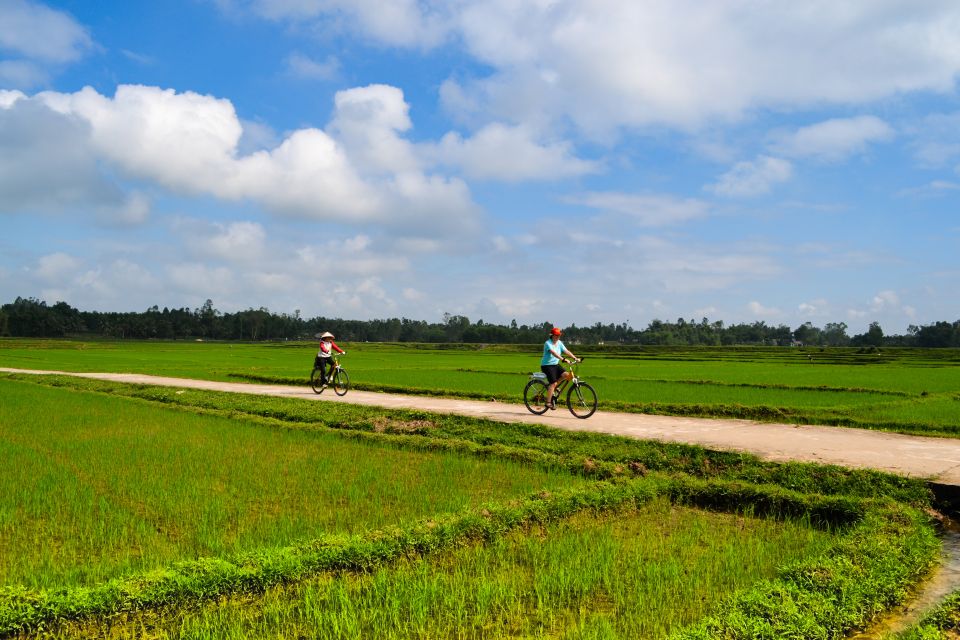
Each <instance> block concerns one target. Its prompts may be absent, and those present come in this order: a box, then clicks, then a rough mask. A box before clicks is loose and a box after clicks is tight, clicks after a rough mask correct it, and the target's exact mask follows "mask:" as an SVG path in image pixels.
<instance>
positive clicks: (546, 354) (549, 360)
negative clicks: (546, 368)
mask: <svg viewBox="0 0 960 640" xmlns="http://www.w3.org/2000/svg"><path fill="white" fill-rule="evenodd" d="M550 349H553V350H554V351H556V352H557V353H559V354H560V355H563V352H564V351H565V350H566V347H565V346H563V341H562V340H557V344H553V340H550V339H549V338H548V339H547V341H546V342H544V343H543V357H542V358H540V366H543V365H545V364H560V359H559V358H557V357H556V356H555V355H553V354H552V353H550Z"/></svg>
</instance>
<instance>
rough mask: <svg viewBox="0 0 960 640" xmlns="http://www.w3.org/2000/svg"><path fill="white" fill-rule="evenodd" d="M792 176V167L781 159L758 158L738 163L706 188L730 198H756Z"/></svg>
mask: <svg viewBox="0 0 960 640" xmlns="http://www.w3.org/2000/svg"><path fill="white" fill-rule="evenodd" d="M792 175H793V165H791V164H790V162H788V161H787V160H783V159H782V158H773V157H770V156H759V157H758V158H757V159H756V160H755V161H753V162H746V161H744V162H738V163H737V164H735V165H734V166H733V168H732V169H730V171H728V172H727V173H725V174H723V175H722V176H720V179H719V180H718V181H717V182H716V183H714V184H712V185H709V186H708V187H707V188H708V189H709V190H711V191H713V192H714V193H716V194H718V195H721V196H727V197H731V198H738V197H750V196H758V195H763V194H765V193H768V192H769V191H770V190H771V189H772V188H773V187H774V186H775V185H777V184H780V183H782V182H786V181H787V180H789V179H790V178H791V176H792Z"/></svg>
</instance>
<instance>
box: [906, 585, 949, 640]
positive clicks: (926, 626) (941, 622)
mask: <svg viewBox="0 0 960 640" xmlns="http://www.w3.org/2000/svg"><path fill="white" fill-rule="evenodd" d="M956 638H960V591H957V592H954V593H952V594H950V595H949V596H947V598H946V599H945V600H944V601H943V602H942V603H941V604H940V605H939V606H938V607H937V608H936V609H935V610H934V611H932V612H930V613H929V614H928V615H927V616H925V617H924V619H923V620H921V621H920V624H918V625H916V626H915V627H914V628H912V629H908V630H907V631H905V632H903V633H901V634H899V635H898V636H897V640H955V639H956Z"/></svg>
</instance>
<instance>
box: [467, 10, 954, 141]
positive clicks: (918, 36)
mask: <svg viewBox="0 0 960 640" xmlns="http://www.w3.org/2000/svg"><path fill="white" fill-rule="evenodd" d="M461 7H462V9H461V10H460V11H459V13H458V16H457V17H458V24H457V29H458V31H459V33H460V35H461V37H462V38H463V41H464V43H465V46H466V47H467V49H468V50H469V51H470V53H472V54H473V55H474V56H475V57H476V58H477V59H478V60H480V61H481V62H483V63H486V64H489V65H491V66H493V67H494V69H495V72H494V73H493V74H492V75H490V76H488V77H486V78H480V79H477V80H475V81H473V82H470V81H466V82H463V83H461V85H462V86H461V87H460V90H461V93H462V95H469V96H471V97H470V100H472V101H478V102H480V103H481V104H486V105H488V106H487V108H488V109H490V110H491V112H492V113H493V115H494V117H503V116H504V115H506V114H510V113H512V114H514V117H515V118H516V119H517V120H526V121H529V120H533V119H535V118H536V117H537V115H536V114H537V113H538V112H540V113H542V112H549V113H552V114H553V115H554V117H561V116H569V117H571V118H572V119H573V120H574V121H575V122H576V123H577V124H578V125H579V126H580V127H581V128H582V129H584V130H586V131H598V130H599V131H602V130H604V129H608V128H610V127H617V126H646V125H649V124H667V125H673V126H678V127H683V128H685V127H692V126H699V125H701V124H703V123H705V122H708V121H710V120H714V119H731V118H739V117H741V116H742V115H743V114H744V113H746V112H747V111H748V110H750V109H755V108H765V107H773V108H776V107H780V106H783V105H790V106H792V107H796V106H803V105H811V106H812V105H820V104H824V103H835V104H850V103H852V104H858V103H866V102H869V101H873V100H876V99H879V98H883V97H886V96H890V95H895V94H897V93H902V92H908V91H917V90H932V91H950V90H952V88H953V86H954V78H955V76H956V74H957V72H958V71H960V47H957V46H956V44H955V42H956V41H955V38H954V37H953V34H955V33H956V32H957V30H958V29H960V7H958V6H957V5H955V4H953V3H946V2H937V3H931V4H928V5H925V6H924V7H922V8H920V7H917V5H916V4H915V3H907V2H901V3H886V4H881V5H878V4H877V3H876V2H872V1H870V0H859V1H854V2H847V3H845V4H844V6H843V9H842V10H838V9H837V7H836V4H835V3H832V2H829V0H815V1H813V2H806V3H801V4H783V3H760V4H757V3H750V4H742V3H711V4H710V5H708V6H705V5H704V4H703V3H702V2H696V1H694V0H679V1H678V0H646V1H636V0H609V1H607V2H604V3H603V9H602V10H598V9H597V7H596V5H595V4H594V3H592V2H590V1H589V0H558V1H556V2H542V3H532V2H531V3H515V2H509V1H508V0H488V1H480V2H469V3H464V4H463V5H461ZM691 15H694V16H697V19H695V20H691V19H690V16H691ZM773 33H775V34H776V37H771V34H773ZM545 71H546V72H545Z"/></svg>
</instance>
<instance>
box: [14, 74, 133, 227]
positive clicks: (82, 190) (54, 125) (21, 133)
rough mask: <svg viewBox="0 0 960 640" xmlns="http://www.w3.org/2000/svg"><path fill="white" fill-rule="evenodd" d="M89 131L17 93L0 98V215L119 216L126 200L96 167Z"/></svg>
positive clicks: (72, 118)
mask: <svg viewBox="0 0 960 640" xmlns="http://www.w3.org/2000/svg"><path fill="white" fill-rule="evenodd" d="M99 157H100V155H99V154H98V152H97V150H96V149H95V148H94V147H93V145H92V144H91V142H90V126H89V125H88V124H87V123H85V122H83V121H82V120H81V119H79V118H76V117H73V116H71V115H68V114H61V113H57V112H55V111H52V110H50V109H49V108H47V107H46V106H45V105H43V104H42V103H41V102H40V101H38V100H35V99H29V98H27V97H25V96H23V94H21V93H19V92H4V93H3V94H2V95H0V213H6V212H23V211H45V212H62V211H64V210H67V209H81V210H82V209H83V208H90V209H93V210H95V211H97V212H99V213H100V215H102V216H104V217H109V212H110V211H115V212H122V211H123V210H124V207H125V206H126V205H127V202H128V201H127V196H125V194H124V193H123V190H122V189H121V188H120V187H119V186H118V184H117V183H116V180H115V179H114V178H112V177H109V176H107V175H105V174H104V173H103V172H102V171H101V170H100V168H99V166H98V161H99Z"/></svg>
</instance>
